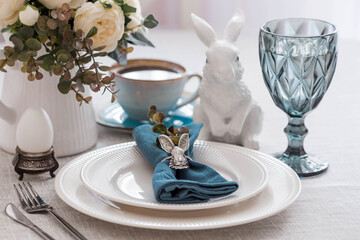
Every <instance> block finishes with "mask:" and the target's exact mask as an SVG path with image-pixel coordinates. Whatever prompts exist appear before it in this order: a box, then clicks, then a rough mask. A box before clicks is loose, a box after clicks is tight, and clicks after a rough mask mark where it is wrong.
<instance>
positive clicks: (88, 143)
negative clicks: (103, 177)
mask: <svg viewBox="0 0 360 240" xmlns="http://www.w3.org/2000/svg"><path fill="white" fill-rule="evenodd" d="M20 68H21V64H20V63H16V65H15V66H14V67H12V68H10V67H6V69H7V71H8V72H7V73H5V74H4V73H1V74H2V75H1V77H0V81H2V82H3V84H2V87H0V101H1V102H2V103H3V104H5V105H6V106H8V107H10V108H12V109H13V110H15V112H16V121H15V122H12V123H11V124H10V123H8V122H6V121H4V120H3V119H0V133H1V134H0V148H2V149H3V150H5V151H7V152H10V153H14V152H15V148H16V139H15V132H16V126H17V123H18V121H19V119H20V117H21V115H22V114H23V112H24V111H25V110H26V109H27V108H29V107H42V108H43V109H45V111H46V112H47V113H48V114H49V116H50V119H51V121H52V124H53V127H54V144H53V145H54V150H55V153H56V156H59V157H60V156H68V155H73V154H77V153H80V152H83V151H85V150H87V149H89V148H91V147H92V146H94V145H95V143H96V140H97V129H96V122H95V115H94V110H93V107H92V104H85V103H83V104H82V106H79V103H78V102H77V101H76V99H75V93H74V92H71V91H70V92H69V94H66V95H64V94H61V93H60V92H59V91H58V89H57V83H58V81H59V76H51V77H50V75H49V74H48V73H44V78H43V79H42V80H35V81H32V82H30V81H29V80H27V74H24V73H22V72H21V70H20ZM84 95H85V96H89V95H90V92H89V91H87V92H85V94H84Z"/></svg>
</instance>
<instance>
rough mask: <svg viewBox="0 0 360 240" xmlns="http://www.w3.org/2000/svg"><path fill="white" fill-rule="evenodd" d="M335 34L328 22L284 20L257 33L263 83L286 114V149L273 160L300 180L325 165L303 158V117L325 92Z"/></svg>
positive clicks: (333, 57) (332, 66)
mask: <svg viewBox="0 0 360 240" xmlns="http://www.w3.org/2000/svg"><path fill="white" fill-rule="evenodd" d="M336 43H337V34H336V30H335V27H334V26H333V25H331V24H329V23H326V22H323V21H319V20H311V19H284V20H275V21H271V22H268V23H266V24H265V25H264V26H263V27H262V28H261V30H260V35H259V54H260V64H261V68H262V72H263V77H264V80H265V84H266V86H267V88H268V90H269V92H270V94H271V97H272V99H273V100H274V102H275V104H276V105H277V106H278V107H279V108H280V109H282V110H283V111H284V112H286V113H287V114H288V116H289V124H288V126H287V127H286V128H285V130H284V131H285V133H286V134H287V136H288V141H289V145H288V148H287V150H286V151H285V152H284V153H283V154H281V155H279V156H277V157H278V158H279V159H280V160H282V161H284V162H285V163H287V164H288V165H290V166H291V167H292V168H293V169H294V170H295V171H296V172H297V173H298V174H299V175H300V176H311V175H315V174H317V173H320V172H323V171H325V170H326V169H327V167H328V164H327V163H325V162H319V161H318V160H317V159H316V158H315V157H313V156H309V155H307V154H306V152H305V151H304V148H303V141H304V137H305V135H306V134H307V129H306V127H305V125H304V116H305V114H306V113H308V112H309V111H311V110H312V109H314V108H315V107H316V106H317V105H318V104H319V103H320V101H321V99H322V97H323V96H324V94H325V92H326V90H327V89H328V87H329V85H330V83H331V80H332V77H333V74H334V71H335V67H336V61H337V44H336Z"/></svg>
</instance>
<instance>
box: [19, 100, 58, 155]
mask: <svg viewBox="0 0 360 240" xmlns="http://www.w3.org/2000/svg"><path fill="white" fill-rule="evenodd" d="M53 141H54V129H53V126H52V123H51V120H50V117H49V115H48V114H47V113H46V111H45V110H44V109H42V108H35V107H31V108H28V109H27V110H26V111H25V112H24V113H23V115H22V116H21V118H20V121H19V123H18V126H17V128H16V143H17V145H18V147H19V148H20V149H21V150H22V151H24V152H28V153H41V152H46V151H48V150H50V148H51V146H52V144H53Z"/></svg>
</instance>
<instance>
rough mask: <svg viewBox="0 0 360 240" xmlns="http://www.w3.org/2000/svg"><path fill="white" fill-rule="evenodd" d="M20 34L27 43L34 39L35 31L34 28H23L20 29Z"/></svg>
mask: <svg viewBox="0 0 360 240" xmlns="http://www.w3.org/2000/svg"><path fill="white" fill-rule="evenodd" d="M18 34H19V37H20V38H21V39H22V40H23V41H26V40H27V39H29V38H32V36H33V35H34V29H33V28H32V27H28V26H23V27H21V28H20V29H19V32H18Z"/></svg>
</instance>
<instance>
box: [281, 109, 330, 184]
mask: <svg viewBox="0 0 360 240" xmlns="http://www.w3.org/2000/svg"><path fill="white" fill-rule="evenodd" d="M304 119H305V116H302V117H289V123H288V125H287V126H286V128H285V129H284V132H285V133H286V136H287V138H288V147H287V149H286V151H285V152H284V153H283V154H280V155H276V156H275V157H276V158H278V159H280V160H281V161H283V162H284V163H286V164H287V165H289V166H290V167H291V168H292V169H294V171H295V172H296V173H297V174H298V175H299V176H303V177H307V176H314V175H317V174H320V173H322V172H324V171H326V169H327V168H328V166H329V165H328V163H327V162H323V161H321V160H319V159H318V158H317V157H315V156H311V155H308V154H307V153H306V152H305V150H304V138H305V136H306V135H307V133H308V130H307V128H306V127H305V124H304Z"/></svg>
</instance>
